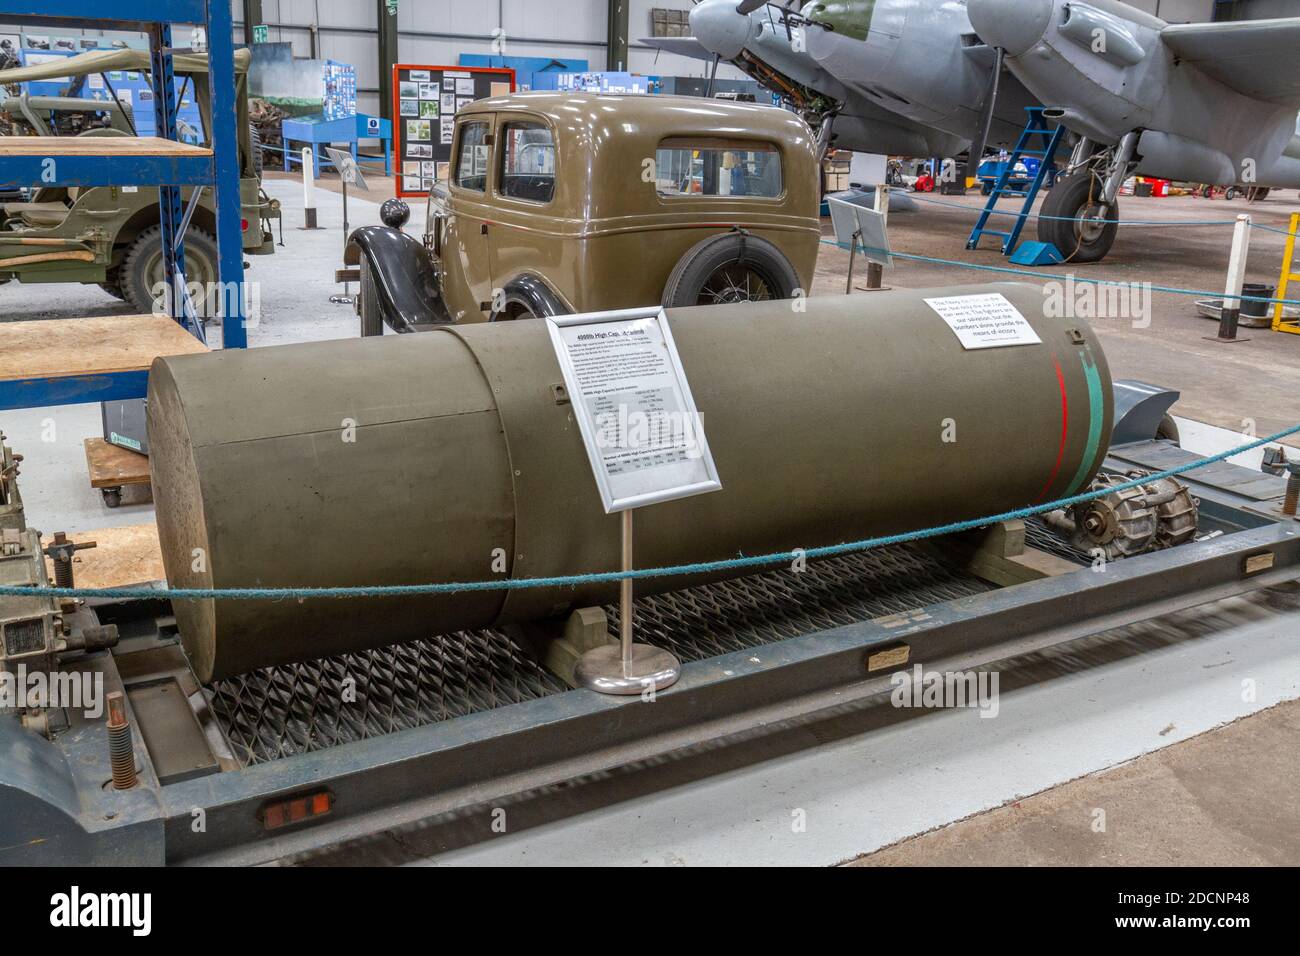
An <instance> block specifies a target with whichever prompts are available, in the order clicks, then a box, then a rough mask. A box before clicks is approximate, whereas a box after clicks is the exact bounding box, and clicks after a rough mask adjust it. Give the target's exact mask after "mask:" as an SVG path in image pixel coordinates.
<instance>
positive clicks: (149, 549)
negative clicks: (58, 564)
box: [68, 523, 167, 588]
mask: <svg viewBox="0 0 1300 956" xmlns="http://www.w3.org/2000/svg"><path fill="white" fill-rule="evenodd" d="M68 537H69V538H70V539H71V540H73V541H77V542H84V541H94V542H95V547H93V548H87V549H86V550H85V551H78V552H77V553H76V555H75V556H74V557H73V559H72V572H73V579H74V580H75V581H76V582H77V587H83V588H113V587H122V586H124V585H128V584H145V583H147V582H149V581H162V580H165V579H166V577H167V573H166V572H165V571H164V570H163V562H162V545H160V544H159V543H158V526H157V525H156V524H153V523H150V524H138V525H128V526H127V527H125V528H98V529H96V530H94V531H81V532H77V533H75V534H69V535H68Z"/></svg>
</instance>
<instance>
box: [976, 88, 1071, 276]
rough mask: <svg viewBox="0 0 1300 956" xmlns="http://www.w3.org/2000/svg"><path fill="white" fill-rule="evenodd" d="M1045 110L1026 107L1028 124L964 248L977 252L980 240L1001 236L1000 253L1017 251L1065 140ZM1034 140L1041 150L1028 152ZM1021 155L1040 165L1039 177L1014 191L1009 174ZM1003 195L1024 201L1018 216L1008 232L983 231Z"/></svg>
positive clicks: (1063, 131)
mask: <svg viewBox="0 0 1300 956" xmlns="http://www.w3.org/2000/svg"><path fill="white" fill-rule="evenodd" d="M1043 110H1044V107H1042V106H1027V107H1025V112H1026V113H1028V114H1029V122H1028V123H1026V124H1025V128H1024V130H1023V131H1022V132H1021V134H1020V139H1019V141H1017V143H1016V148H1015V149H1014V150H1012V152H1011V155H1010V156H1009V157H1008V159H1007V163H1006V168H1004V169H1003V170H1002V174H1001V175H1000V176H999V177H998V181H997V183H996V184H995V185H994V186H993V191H992V192H991V193H989V201H988V202H987V203H985V204H984V211H983V212H982V213H980V218H979V221H978V222H976V223H975V228H974V229H972V230H971V234H970V238H969V239H967V240H966V248H967V249H978V248H979V244H980V239H982V238H983V237H984V236H1000V237H1001V238H1002V254H1003V255H1004V256H1009V255H1011V254H1012V253H1013V252H1015V251H1016V246H1017V245H1018V244H1019V242H1020V233H1021V232H1022V231H1023V230H1024V228H1025V223H1026V222H1027V221H1028V220H1029V216H1030V214H1031V213H1032V212H1033V208H1034V200H1035V199H1036V198H1037V197H1038V190H1040V189H1042V188H1043V183H1045V182H1047V180H1048V177H1051V178H1053V179H1055V176H1056V151H1057V150H1058V149H1059V148H1060V146H1061V141H1062V140H1063V139H1064V138H1065V127H1064V126H1058V127H1056V128H1055V129H1053V128H1052V126H1051V124H1049V123H1048V122H1047V119H1046V118H1045V117H1044V116H1043ZM1034 137H1038V140H1039V144H1040V146H1041V147H1042V148H1041V149H1031V148H1030V146H1031V144H1032V143H1033V142H1034ZM1024 156H1035V157H1037V158H1038V159H1039V160H1040V162H1039V164H1038V174H1037V175H1036V176H1034V180H1033V182H1032V183H1030V184H1029V187H1028V188H1027V189H1017V188H1015V187H1013V186H1011V185H1009V183H1010V181H1011V177H1012V175H1014V173H1015V169H1016V163H1018V162H1019V161H1020V159H1021V158H1022V157H1024ZM1003 196H1013V197H1015V198H1019V199H1024V203H1023V204H1022V205H1021V207H1020V213H1019V214H1018V215H1017V216H1016V220H1015V224H1014V225H1012V226H1011V231H1010V232H1002V231H1001V230H998V229H986V228H984V227H985V226H987V225H988V221H989V217H990V216H992V215H993V213H994V212H995V211H996V210H997V205H998V200H999V199H1001V198H1002V197H1003Z"/></svg>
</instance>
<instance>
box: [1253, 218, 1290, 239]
mask: <svg viewBox="0 0 1300 956" xmlns="http://www.w3.org/2000/svg"><path fill="white" fill-rule="evenodd" d="M1250 228H1251V229H1262V230H1264V232H1275V233H1277V234H1278V235H1279V236H1287V237H1291V236H1293V235H1294V233H1292V232H1291V230H1290V229H1289V228H1288V229H1280V228H1278V227H1277V226H1266V225H1264V224H1263V223H1262V222H1255V221H1254V220H1251V223H1250Z"/></svg>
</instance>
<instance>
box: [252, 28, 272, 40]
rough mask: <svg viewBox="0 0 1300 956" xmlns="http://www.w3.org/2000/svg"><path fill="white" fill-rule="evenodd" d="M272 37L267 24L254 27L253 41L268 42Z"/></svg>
mask: <svg viewBox="0 0 1300 956" xmlns="http://www.w3.org/2000/svg"><path fill="white" fill-rule="evenodd" d="M270 38H271V31H270V28H269V27H267V25H266V24H264V23H263V24H261V25H260V26H255V27H253V42H254V43H266V42H267V41H268V40H269V39H270Z"/></svg>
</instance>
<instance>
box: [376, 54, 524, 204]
mask: <svg viewBox="0 0 1300 956" xmlns="http://www.w3.org/2000/svg"><path fill="white" fill-rule="evenodd" d="M514 90H515V71H514V70H509V69H501V68H498V67H484V66H423V65H420V64H416V63H398V64H396V65H394V67H393V172H394V175H395V176H396V178H397V195H398V196H399V197H407V196H411V197H417V198H419V197H424V196H428V195H429V191H430V190H431V189H432V188H433V184H434V183H435V182H436V181H437V180H439V179H441V180H443V181H444V182H445V181H446V179H447V173H448V168H449V164H450V162H451V137H452V132H453V130H454V129H455V126H456V113H457V112H459V111H460V110H461V109H462V108H463V107H464V106H465V105H466V104H468V103H472V102H473V101H474V100H481V99H483V98H485V97H488V96H501V95H503V94H505V93H513V92H514Z"/></svg>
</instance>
